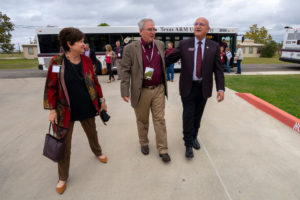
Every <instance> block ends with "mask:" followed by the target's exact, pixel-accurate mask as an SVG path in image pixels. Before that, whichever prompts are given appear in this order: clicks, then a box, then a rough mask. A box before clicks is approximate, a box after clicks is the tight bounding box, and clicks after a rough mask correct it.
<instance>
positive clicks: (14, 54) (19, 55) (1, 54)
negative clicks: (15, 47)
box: [0, 53, 24, 59]
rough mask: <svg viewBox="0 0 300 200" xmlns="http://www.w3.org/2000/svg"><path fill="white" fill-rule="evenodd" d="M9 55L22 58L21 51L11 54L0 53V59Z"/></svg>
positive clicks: (9, 56)
mask: <svg viewBox="0 0 300 200" xmlns="http://www.w3.org/2000/svg"><path fill="white" fill-rule="evenodd" d="M11 57H18V58H24V56H23V53H20V54H19V53H18V54H17V53H13V54H5V53H0V59H1V58H11Z"/></svg>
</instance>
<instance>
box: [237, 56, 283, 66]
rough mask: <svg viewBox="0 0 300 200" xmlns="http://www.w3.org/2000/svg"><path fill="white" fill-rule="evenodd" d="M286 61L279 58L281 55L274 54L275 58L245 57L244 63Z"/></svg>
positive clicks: (278, 62)
mask: <svg viewBox="0 0 300 200" xmlns="http://www.w3.org/2000/svg"><path fill="white" fill-rule="evenodd" d="M281 63H285V64H286V62H283V61H280V60H279V55H276V56H274V57H273V58H261V57H258V58H244V59H243V61H242V64H281Z"/></svg>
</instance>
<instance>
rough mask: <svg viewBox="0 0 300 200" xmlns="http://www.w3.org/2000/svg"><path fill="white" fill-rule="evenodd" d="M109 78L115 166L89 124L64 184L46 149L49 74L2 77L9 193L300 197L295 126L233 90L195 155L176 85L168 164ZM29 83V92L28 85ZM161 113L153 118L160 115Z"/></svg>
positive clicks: (3, 173) (2, 193) (1, 175)
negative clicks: (61, 186) (91, 141)
mask: <svg viewBox="0 0 300 200" xmlns="http://www.w3.org/2000/svg"><path fill="white" fill-rule="evenodd" d="M107 79H108V77H107V76H100V77H99V80H100V83H101V85H102V88H103V92H104V95H105V97H106V100H107V104H108V109H109V114H110V115H111V120H110V122H109V123H108V126H104V125H103V124H101V122H100V120H99V119H97V128H98V134H99V140H100V143H101V145H102V148H103V151H104V153H105V154H106V155H107V156H108V163H107V164H102V163H100V162H99V161H98V160H97V159H96V158H95V157H94V156H93V154H92V153H91V151H90V149H89V145H88V142H87V138H86V136H85V134H84V132H83V130H82V128H81V127H80V124H79V123H76V124H75V127H74V133H73V139H72V155H71V168H70V179H69V181H68V185H67V190H66V191H65V193H64V194H63V195H62V196H59V195H58V194H57V193H56V191H55V185H56V183H57V180H58V178H57V166H56V164H55V163H53V162H52V161H50V160H48V159H47V158H45V157H43V156H42V149H43V142H44V137H45V133H46V132H47V129H48V125H49V124H48V112H47V111H44V110H43V109H42V98H43V88H44V83H45V79H44V78H27V79H0V96H1V99H0V110H1V115H0V128H1V134H0V147H1V153H0V159H1V162H0V199H5V200H11V199H13V200H14V199H16V200H18V199H22V200H27V199H28V200H32V199H43V200H48V199H49V200H52V199H64V200H68V199H70V200H71V199H72V200H74V199H79V200H86V199H87V200H89V199H103V200H136V199H140V200H183V199H188V200H199V199H204V200H256V199H257V200H258V199H264V200H266V199H272V200H282V199H289V200H298V199H299V198H300V190H299V188H300V181H299V180H300V170H299V169H300V138H299V134H296V133H295V132H294V131H293V130H292V129H290V128H288V127H287V126H285V125H284V124H282V123H280V122H278V121H277V120H276V119H273V118H272V117H270V116H269V115H267V114H265V113H264V112H262V111H260V110H258V109H256V108H255V107H254V106H252V105H250V104H248V103H247V102H246V101H244V100H243V99H241V98H240V97H238V96H237V95H235V94H234V93H235V92H234V91H232V90H230V89H227V88H226V93H225V100H224V102H222V103H217V101H216V94H215V93H214V94H213V97H211V98H210V99H209V100H208V103H207V106H206V108H205V111H204V115H203V120H202V126H201V129H200V133H199V140H200V144H201V150H199V151H196V150H195V151H194V154H195V157H194V159H193V160H186V159H185V156H184V153H185V148H184V146H183V140H182V119H181V116H182V105H181V101H180V96H179V90H178V74H176V76H175V82H173V83H171V82H168V85H169V87H168V89H169V98H168V100H167V101H166V124H167V131H168V144H169V153H170V156H171V159H172V161H171V162H170V163H169V164H164V163H163V162H162V161H161V159H160V157H159V156H158V152H157V150H156V144H155V134H154V130H153V126H152V121H151V122H150V128H149V130H150V131H149V140H150V154H149V155H148V156H144V155H142V154H141V153H140V146H139V143H138V136H137V129H136V123H135V115H134V111H133V109H132V108H131V107H130V105H129V104H128V103H125V102H123V100H122V99H121V97H120V87H119V83H120V82H119V81H115V82H112V83H110V84H107V83H106V80H107ZM20 88H21V89H20ZM150 119H151V117H150Z"/></svg>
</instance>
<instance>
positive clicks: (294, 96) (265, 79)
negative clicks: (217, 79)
mask: <svg viewBox="0 0 300 200" xmlns="http://www.w3.org/2000/svg"><path fill="white" fill-rule="evenodd" d="M225 84H226V87H228V88H230V89H233V90H235V91H237V92H242V93H252V94H253V95H255V96H257V97H259V98H261V99H263V100H265V101H267V102H269V103H271V104H273V105H274V106H276V107H278V108H280V109H282V110H284V111H286V112H287V113H289V114H291V115H293V116H295V117H297V118H300V75H299V74H298V75H258V76H253V75H249V76H245V75H243V76H225Z"/></svg>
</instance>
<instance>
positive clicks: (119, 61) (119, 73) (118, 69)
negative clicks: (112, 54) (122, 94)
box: [116, 58, 122, 79]
mask: <svg viewBox="0 0 300 200" xmlns="http://www.w3.org/2000/svg"><path fill="white" fill-rule="evenodd" d="M121 61H122V59H121V58H117V60H116V65H117V73H118V78H119V79H120V78H121Z"/></svg>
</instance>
